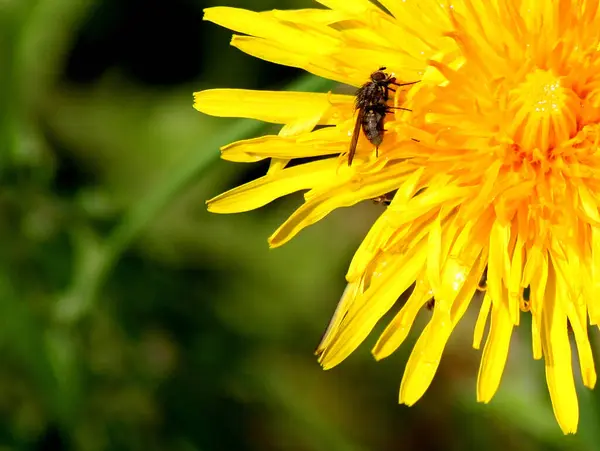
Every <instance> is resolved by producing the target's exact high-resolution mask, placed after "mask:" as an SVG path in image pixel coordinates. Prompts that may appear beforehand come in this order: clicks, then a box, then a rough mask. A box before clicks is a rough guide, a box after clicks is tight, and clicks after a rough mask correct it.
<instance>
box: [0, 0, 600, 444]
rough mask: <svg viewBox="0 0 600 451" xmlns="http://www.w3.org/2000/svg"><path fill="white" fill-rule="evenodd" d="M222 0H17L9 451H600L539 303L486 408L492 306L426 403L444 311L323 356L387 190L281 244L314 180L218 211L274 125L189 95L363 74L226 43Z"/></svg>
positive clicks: (589, 409)
mask: <svg viewBox="0 0 600 451" xmlns="http://www.w3.org/2000/svg"><path fill="white" fill-rule="evenodd" d="M227 4H228V5H230V6H239V7H245V8H250V9H254V10H266V9H272V8H278V9H288V8H303V7H313V6H314V4H313V3H311V2H309V1H308V0H285V1H276V0H255V1H250V0H245V1H242V0H230V1H229V2H228V3H227ZM221 5H223V4H221ZM208 6H216V5H215V4H214V3H211V2H208V1H205V2H203V1H200V0H171V1H166V0H162V1H160V0H105V1H96V2H94V1H91V0H38V1H33V0H0V106H1V108H0V140H1V145H0V176H1V183H2V188H1V190H0V209H1V214H0V248H1V249H2V251H1V252H0V265H1V268H0V318H1V319H0V350H1V353H0V357H1V364H0V414H1V415H2V421H1V422H0V451H8V450H82V451H96V450H173V451H195V450H197V451H212V450H236V451H246V450H247V451H255V450H256V451H259V450H261V451H267V450H282V451H283V450H285V451H288V450H289V451H295V450H298V451H367V450H368V451H371V450H382V451H385V450H455V449H456V450H459V449H461V450H464V449H480V448H486V449H493V450H496V449H498V450H500V449H511V450H538V449H549V450H593V449H598V447H600V432H599V431H600V429H599V415H598V405H599V402H598V394H597V393H595V392H590V391H588V390H585V389H583V388H581V389H580V404H581V421H580V432H579V434H578V435H577V436H575V437H563V436H562V434H561V432H560V429H559V428H558V425H557V424H556V423H555V420H554V417H553V414H552V407H551V404H550V401H549V396H548V394H547V390H546V387H545V378H544V371H543V364H542V363H541V362H534V361H532V358H531V351H530V349H531V343H530V338H529V333H528V330H529V326H528V324H527V322H526V320H524V323H525V324H524V327H521V328H520V330H519V333H518V334H516V335H515V337H514V340H513V346H512V349H511V354H510V358H509V362H508V366H507V370H506V374H505V376H504V379H503V383H502V385H501V387H500V390H499V392H498V394H497V395H496V397H495V398H494V400H493V401H492V402H491V404H489V405H487V406H484V405H479V404H477V403H476V402H475V381H476V376H477V368H478V359H479V356H480V352H479V351H476V350H473V349H472V347H471V340H472V338H471V337H472V330H473V325H474V320H475V316H476V310H475V311H472V312H470V313H469V314H468V315H467V318H466V319H465V320H464V321H463V323H462V324H461V326H460V327H459V329H458V330H457V332H456V333H455V334H454V336H453V338H452V340H451V342H450V344H449V346H448V349H447V351H446V353H445V356H444V359H443V361H442V364H441V367H440V370H439V372H438V375H437V377H436V379H435V380H434V383H433V385H432V387H431V388H430V390H429V391H428V392H427V394H426V395H425V397H424V398H423V399H422V400H421V401H420V402H419V403H418V404H417V405H416V406H413V407H411V408H408V407H406V406H399V405H397V396H398V395H397V393H398V387H399V383H400V378H401V375H402V372H403V369H404V364H405V362H406V359H407V356H408V352H409V351H410V347H411V344H412V343H414V340H415V339H416V336H417V335H416V334H417V332H418V330H420V328H421V327H422V326H423V324H424V323H425V321H426V320H427V315H428V313H427V312H424V313H423V315H422V317H420V318H419V321H418V324H417V326H416V327H415V330H414V331H413V333H412V335H411V339H410V341H409V343H406V344H405V345H404V346H403V347H402V348H401V350H400V351H399V352H397V353H396V354H395V355H394V356H393V357H391V358H389V359H387V360H385V361H383V362H381V363H379V364H376V363H375V362H374V361H373V359H372V358H371V356H370V354H369V349H370V346H371V345H372V344H373V343H374V341H375V339H376V334H373V336H371V337H370V338H369V340H368V343H365V344H364V345H363V346H362V347H361V348H360V350H359V351H358V352H357V353H355V354H354V355H353V356H352V357H351V358H350V359H348V360H347V361H346V362H344V364H342V365H341V366H339V367H337V368H335V369H333V370H331V371H328V372H324V371H322V370H321V369H320V367H319V365H318V364H317V362H316V359H315V357H314V356H313V350H314V348H315V345H316V344H317V342H318V341H319V338H320V336H321V334H322V332H323V330H324V328H325V326H326V324H327V322H328V320H329V316H330V315H331V313H332V312H333V310H334V308H335V305H336V303H337V300H338V298H339V296H340V294H341V293H342V291H343V288H344V279H343V277H344V273H345V269H346V267H347V265H348V263H349V261H350V258H351V256H352V253H353V250H354V249H356V247H357V246H358V245H359V243H360V241H361V238H362V237H363V236H364V234H365V233H366V231H367V230H368V228H369V225H370V224H371V223H372V222H373V220H374V218H376V216H377V214H378V213H379V212H380V211H381V208H382V207H381V206H380V205H373V204H371V203H365V205H359V206H357V207H355V208H352V209H347V210H344V211H338V212H336V213H335V214H333V215H331V216H330V217H328V218H327V219H326V220H324V221H321V223H319V224H318V225H316V226H313V227H311V228H309V229H307V230H306V231H304V232H302V233H301V235H300V236H299V237H297V238H296V239H295V240H293V241H292V242H291V243H290V244H288V245H286V246H284V247H283V248H281V249H277V250H274V251H270V250H269V249H268V246H267V242H266V240H267V237H268V236H269V235H270V233H271V232H272V231H273V230H274V229H275V228H276V227H277V226H278V225H279V224H280V223H281V222H282V221H283V220H284V219H285V218H286V216H287V215H289V214H290V213H291V212H292V211H293V209H294V208H295V207H296V206H298V205H299V204H300V202H301V196H300V195H296V196H290V197H289V198H286V199H281V200H279V201H277V202H274V203H273V204H271V205H269V206H267V207H265V208H263V209H261V210H259V211H254V212H250V213H246V214H240V215H233V216H218V215H211V214H208V213H207V212H206V208H205V204H204V202H205V200H206V199H208V198H210V197H212V196H214V195H216V194H218V193H220V192H222V191H224V190H226V189H228V188H230V187H233V186H235V185H238V184H240V183H243V182H244V181H247V180H250V179H252V178H255V177H257V176H260V175H262V174H264V172H265V170H266V166H265V165H264V164H256V165H240V164H237V165H236V164H233V163H228V162H223V161H220V160H219V159H218V157H219V152H218V148H219V146H221V145H224V144H226V143H228V142H231V141H234V140H237V139H242V138H246V137H251V136H255V135H258V134H264V133H274V132H276V128H273V127H272V126H271V127H269V126H265V125H263V124H260V123H257V122H255V121H246V120H227V119H219V118H212V117H208V116H204V115H202V114H200V113H198V112H196V111H195V110H193V109H192V92H193V91H199V90H202V89H207V88H217V87H236V88H255V89H264V88H267V89H306V90H312V91H321V92H326V91H327V90H329V89H334V90H337V91H338V92H340V90H343V89H344V87H338V86H334V85H332V84H331V83H330V82H328V81H326V80H319V79H316V78H312V77H310V76H306V74H303V73H301V72H300V71H297V70H295V69H290V68H285V67H279V66H276V65H273V64H269V63H266V62H263V61H260V60H256V59H253V58H251V57H249V56H247V55H244V54H242V53H241V52H239V51H237V50H236V49H234V48H232V47H230V46H229V39H230V36H231V32H229V31H227V30H224V29H221V28H219V27H217V26H215V25H213V24H210V23H207V22H202V9H203V8H204V7H208ZM379 330H381V327H380V328H379ZM596 338H597V337H596ZM579 386H580V387H581V384H580V383H579Z"/></svg>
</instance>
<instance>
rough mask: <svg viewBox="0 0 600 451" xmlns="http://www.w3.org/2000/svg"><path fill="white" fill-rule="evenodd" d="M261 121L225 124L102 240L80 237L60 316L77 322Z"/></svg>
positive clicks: (316, 82) (310, 87) (326, 84)
mask: <svg viewBox="0 0 600 451" xmlns="http://www.w3.org/2000/svg"><path fill="white" fill-rule="evenodd" d="M332 83H333V82H331V81H330V80H326V79H322V78H318V77H315V76H313V75H306V76H303V77H301V78H300V79H299V80H298V81H296V82H294V83H292V84H291V85H290V86H289V87H288V89H289V90H295V91H316V92H318V91H323V90H326V89H329V88H330V87H331V86H332ZM263 126H264V124H263V123H262V122H259V121H254V120H247V119H242V120H238V121H237V122H235V123H234V125H232V126H231V127H229V128H228V129H227V130H223V131H222V132H219V133H215V134H214V135H213V136H212V138H211V139H210V140H208V141H207V143H206V145H204V146H203V149H202V150H199V151H195V152H194V153H193V154H192V155H190V157H189V159H187V160H186V161H185V162H184V164H182V165H181V166H179V168H178V169H176V170H174V171H173V172H172V173H170V174H169V175H168V176H167V177H166V179H165V180H163V182H162V183H159V184H157V185H156V186H155V187H153V189H152V190H151V191H150V192H149V193H148V195H147V196H146V197H145V198H143V199H140V201H139V202H137V203H135V204H134V205H133V206H132V207H131V208H130V209H129V211H128V212H127V213H126V214H125V216H124V217H123V219H122V221H121V222H120V224H119V225H117V226H116V227H115V228H114V230H113V231H112V233H110V235H109V236H108V238H106V240H105V241H104V242H102V243H101V244H98V240H97V239H95V238H93V237H91V236H79V237H77V238H76V243H77V245H76V252H77V254H78V262H77V264H76V265H75V267H77V268H79V270H78V271H77V272H76V273H75V274H74V275H73V280H72V282H71V286H70V287H69V288H68V289H67V291H66V293H64V294H63V295H62V296H61V297H60V298H59V300H58V302H57V303H56V308H55V315H56V318H57V319H58V320H59V322H61V323H74V322H76V321H77V320H78V319H79V318H81V317H82V316H83V315H85V313H86V312H88V311H89V310H90V308H91V307H92V305H93V303H94V300H95V298H96V294H97V291H98V290H99V288H100V287H101V286H102V284H103V283H104V280H105V278H106V276H107V275H108V273H109V272H110V270H111V269H112V267H113V266H114V264H115V263H116V262H117V261H118V259H119V257H120V255H121V254H122V253H123V252H124V251H125V250H126V249H127V247H128V246H129V245H130V244H131V242H132V241H133V240H134V239H135V238H136V237H137V236H138V235H139V234H140V232H142V231H143V230H144V228H145V227H146V225H147V224H148V223H149V222H150V221H151V220H152V219H153V218H155V217H156V215H157V214H158V213H159V212H160V211H161V210H162V209H163V208H164V207H165V206H166V205H167V204H168V203H169V201H170V200H171V199H172V198H173V197H174V196H175V195H177V194H178V193H179V192H180V191H181V190H182V189H183V188H185V187H186V186H187V185H188V184H189V183H190V182H191V181H192V180H194V178H196V177H198V176H199V175H200V174H201V173H202V172H203V171H205V170H206V169H208V168H209V167H210V164H211V163H212V162H214V161H215V160H217V158H218V156H219V153H218V152H217V149H219V148H220V147H221V146H223V145H224V144H227V143H230V142H232V141H236V140H239V139H243V138H244V137H247V136H249V135H251V134H253V133H257V132H258V130H259V129H260V128H262V127H263ZM86 235H87V234H86Z"/></svg>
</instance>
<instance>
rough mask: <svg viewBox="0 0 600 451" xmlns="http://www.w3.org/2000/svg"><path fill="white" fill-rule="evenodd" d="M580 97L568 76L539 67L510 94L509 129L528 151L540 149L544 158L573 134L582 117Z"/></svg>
mask: <svg viewBox="0 0 600 451" xmlns="http://www.w3.org/2000/svg"><path fill="white" fill-rule="evenodd" d="M580 110H581V100H580V98H579V96H578V95H577V93H575V92H574V91H573V90H572V89H571V88H570V87H569V86H566V83H565V79H564V78H562V77H557V76H556V75H555V74H553V73H552V72H551V71H546V70H541V69H536V70H535V71H533V72H531V73H529V74H528V75H527V76H526V77H525V80H524V81H523V82H521V83H520V84H518V85H517V86H516V87H515V88H514V89H512V90H510V91H509V94H508V109H507V111H508V114H510V115H512V117H513V119H512V120H511V121H510V122H509V124H510V125H509V129H508V130H507V132H508V134H509V136H511V137H512V139H513V140H514V141H515V143H517V144H518V145H519V147H520V149H521V151H522V152H524V153H525V155H528V156H533V154H534V153H537V152H536V150H537V151H538V152H540V154H541V155H540V156H541V157H542V158H544V157H549V156H550V152H551V151H552V150H553V149H555V148H556V147H559V146H561V144H562V143H564V142H566V141H568V140H569V139H570V138H572V137H574V136H575V135H576V134H577V131H578V121H579V119H580V117H581V115H580Z"/></svg>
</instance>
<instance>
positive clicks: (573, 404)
mask: <svg viewBox="0 0 600 451" xmlns="http://www.w3.org/2000/svg"><path fill="white" fill-rule="evenodd" d="M546 293H547V294H546V300H545V306H544V311H543V315H542V346H543V349H544V360H545V364H546V381H547V383H548V389H549V391H550V399H551V400H552V408H553V409H554V415H555V416H556V420H557V421H558V424H559V425H560V428H561V429H562V431H563V432H564V433H565V434H572V433H575V431H576V430H577V423H578V422H579V405H578V402H577V393H576V391H575V382H574V380H573V368H572V366H571V344H570V343H569V335H568V332H567V315H566V312H565V311H564V310H563V309H562V302H561V299H560V297H561V296H564V295H565V292H564V289H563V287H561V286H558V285H557V280H556V274H555V272H554V269H553V267H552V266H550V268H549V273H548V288H547V292H546Z"/></svg>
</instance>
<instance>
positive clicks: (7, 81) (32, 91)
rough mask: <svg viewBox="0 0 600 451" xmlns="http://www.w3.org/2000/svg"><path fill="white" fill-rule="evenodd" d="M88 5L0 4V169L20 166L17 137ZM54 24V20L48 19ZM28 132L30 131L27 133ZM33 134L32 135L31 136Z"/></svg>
mask: <svg viewBox="0 0 600 451" xmlns="http://www.w3.org/2000/svg"><path fill="white" fill-rule="evenodd" d="M92 4H93V2H92V1H91V0H37V1H34V0H20V1H13V2H8V4H7V5H6V6H5V5H2V6H3V9H2V14H0V17H2V20H0V29H1V31H0V64H1V66H2V71H1V73H0V98H2V110H1V112H0V139H1V141H0V156H1V158H2V160H1V161H0V163H1V164H0V167H2V169H3V170H5V171H6V170H7V168H9V167H10V166H11V165H10V164H7V162H16V163H19V162H20V160H21V159H22V157H23V155H21V154H22V152H23V151H24V149H22V147H23V144H22V143H21V142H20V141H21V140H20V139H19V137H20V136H21V135H22V134H23V133H22V132H23V131H24V129H26V128H27V127H28V126H29V125H28V124H29V122H30V121H28V120H26V119H27V117H26V116H27V115H31V114H35V113H36V110H37V105H39V104H40V98H41V97H42V96H43V95H44V94H45V93H47V92H49V89H48V88H49V87H50V86H51V85H52V84H53V83H55V82H56V79H57V78H58V76H59V75H60V68H62V67H64V58H65V55H66V54H67V52H68V50H69V49H68V46H69V44H70V43H71V42H72V39H71V38H72V34H73V32H74V31H75V30H76V29H77V27H76V25H77V24H78V23H79V22H80V19H81V17H82V16H83V15H84V14H85V13H86V12H87V9H88V7H89V6H91V5H92ZM49 18H50V19H53V20H49ZM27 131H29V130H27ZM34 133H35V131H34Z"/></svg>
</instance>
